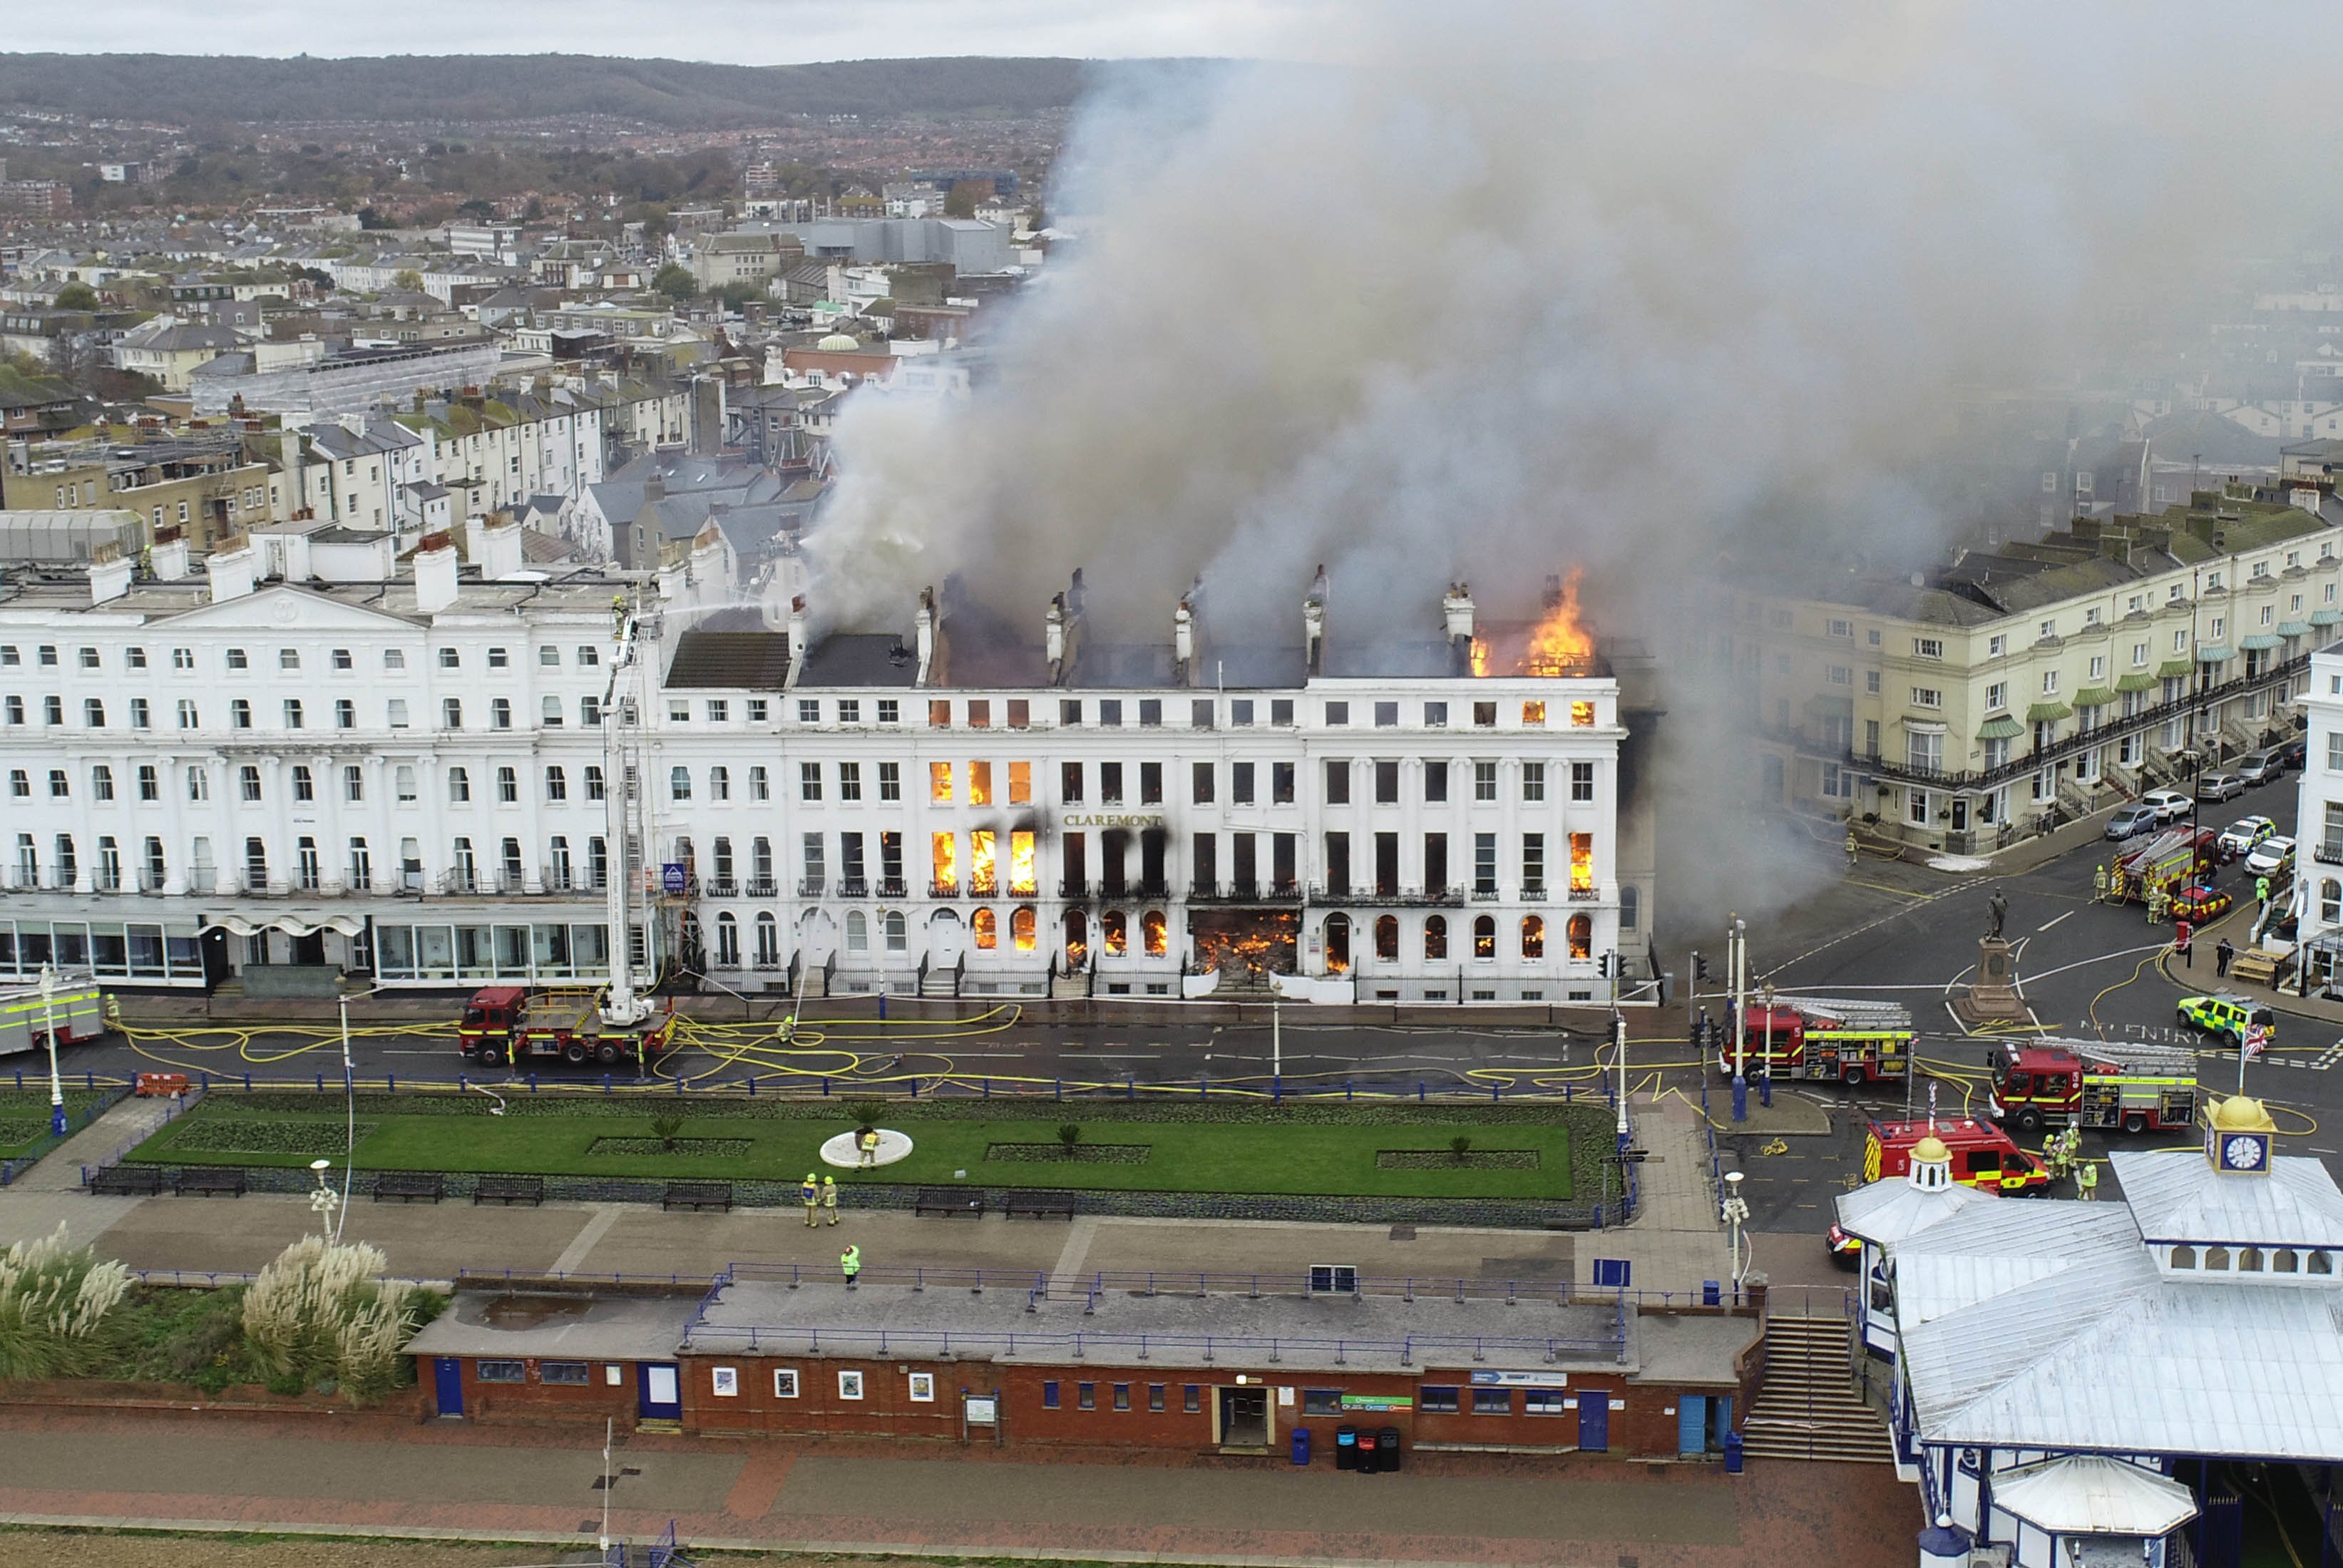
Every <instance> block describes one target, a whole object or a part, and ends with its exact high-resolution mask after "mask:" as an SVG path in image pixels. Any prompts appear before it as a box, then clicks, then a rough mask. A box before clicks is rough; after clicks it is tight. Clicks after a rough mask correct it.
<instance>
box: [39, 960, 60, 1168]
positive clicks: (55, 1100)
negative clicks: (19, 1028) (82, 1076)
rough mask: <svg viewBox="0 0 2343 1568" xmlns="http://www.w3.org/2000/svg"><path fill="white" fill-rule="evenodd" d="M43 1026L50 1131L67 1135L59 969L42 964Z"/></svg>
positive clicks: (57, 1134) (58, 1134)
mask: <svg viewBox="0 0 2343 1568" xmlns="http://www.w3.org/2000/svg"><path fill="white" fill-rule="evenodd" d="M41 1027H42V1028H43V1029H45V1030H47V1031H48V1036H49V1131H51V1132H53V1133H55V1135H56V1136H58V1137H59V1138H62V1137H64V1136H65V1078H64V1075H63V1074H61V1073H59V1072H58V1070H57V971H56V970H54V969H52V968H50V967H49V966H48V965H47V964H43V965H42V966H41Z"/></svg>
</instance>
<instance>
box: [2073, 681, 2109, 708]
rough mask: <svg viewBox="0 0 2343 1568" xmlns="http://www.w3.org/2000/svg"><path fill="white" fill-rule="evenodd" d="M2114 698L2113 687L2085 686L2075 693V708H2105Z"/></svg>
mask: <svg viewBox="0 0 2343 1568" xmlns="http://www.w3.org/2000/svg"><path fill="white" fill-rule="evenodd" d="M2115 699H2116V694H2115V689H2114V688H2113V687H2107V686H2087V687H2085V688H2083V689H2082V690H2080V691H2078V692H2077V693H2075V706H2076V707H2077V708H2105V707H2106V706H2107V704H2109V703H2110V702H2113V701H2114V700H2115Z"/></svg>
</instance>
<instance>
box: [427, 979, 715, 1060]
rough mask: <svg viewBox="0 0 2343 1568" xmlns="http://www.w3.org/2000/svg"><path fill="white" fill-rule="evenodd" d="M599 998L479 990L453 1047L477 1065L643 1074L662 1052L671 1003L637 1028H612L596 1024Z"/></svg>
mask: <svg viewBox="0 0 2343 1568" xmlns="http://www.w3.org/2000/svg"><path fill="white" fill-rule="evenodd" d="M599 1000H600V999H599V997H598V996H597V995H596V994H594V993H591V992H583V991H580V992H572V993H565V994H559V995H556V994H552V993H545V994H540V995H537V996H531V995H530V994H529V993H528V992H527V991H525V990H522V989H521V988H520V987H518V986H484V987H482V988H481V989H480V990H477V991H475V992H473V993H472V1000H470V1001H468V1002H467V1003H466V1004H465V1006H464V1017H463V1021H462V1022H461V1023H460V1024H458V1026H457V1030H456V1039H457V1049H458V1050H459V1051H460V1052H461V1053H462V1055H463V1058H464V1060H467V1061H474V1062H478V1063H479V1064H480V1065H481V1066H482V1067H501V1066H503V1065H505V1064H506V1063H508V1062H509V1063H511V1064H512V1065H513V1066H515V1067H522V1068H534V1067H541V1066H549V1065H551V1064H552V1063H555V1062H560V1063H563V1064H564V1065H567V1066H569V1067H584V1066H586V1065H587V1064H588V1063H592V1064H595V1065H597V1066H600V1067H606V1068H608V1067H619V1066H625V1067H631V1068H634V1069H635V1070H638V1071H643V1070H649V1067H650V1066H651V1064H652V1063H653V1062H655V1061H657V1060H658V1059H659V1053H660V1052H661V1051H663V1050H666V1049H667V1045H668V1041H669V1036H670V1032H671V1030H673V1028H674V1023H675V1004H674V1003H672V1002H669V1004H668V1007H667V1010H665V1011H662V1012H654V1013H652V1014H651V1015H650V1016H649V1019H648V1020H646V1021H645V1022H644V1023H643V1025H642V1026H641V1027H640V1028H637V1029H618V1028H612V1027H610V1026H608V1025H606V1024H605V1023H604V1022H603V1021H602V1015H601V1011H600V1008H599V1005H598V1004H599Z"/></svg>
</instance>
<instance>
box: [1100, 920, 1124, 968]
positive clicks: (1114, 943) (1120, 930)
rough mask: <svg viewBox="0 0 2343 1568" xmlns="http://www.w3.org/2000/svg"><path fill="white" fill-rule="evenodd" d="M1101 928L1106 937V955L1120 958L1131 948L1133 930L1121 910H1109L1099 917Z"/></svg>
mask: <svg viewBox="0 0 2343 1568" xmlns="http://www.w3.org/2000/svg"><path fill="white" fill-rule="evenodd" d="M1099 930H1100V931H1101V933H1102V934H1103V935H1104V936H1105V938H1106V956H1107V957H1109V958H1111V959H1119V958H1121V957H1122V955H1123V954H1124V953H1126V952H1128V951H1129V950H1130V949H1131V930H1130V926H1129V923H1128V920H1127V919H1126V917H1125V916H1124V914H1123V912H1122V911H1121V910H1108V911H1107V912H1106V913H1105V914H1103V915H1101V916H1100V917H1099Z"/></svg>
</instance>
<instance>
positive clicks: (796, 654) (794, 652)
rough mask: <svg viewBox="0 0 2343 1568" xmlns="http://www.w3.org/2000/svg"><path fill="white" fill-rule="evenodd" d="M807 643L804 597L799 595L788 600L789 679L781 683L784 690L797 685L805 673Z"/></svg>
mask: <svg viewBox="0 0 2343 1568" xmlns="http://www.w3.org/2000/svg"><path fill="white" fill-rule="evenodd" d="M809 641H810V639H809V636H808V633H807V630H806V601H805V595H803V594H799V595H798V596H797V597H796V598H792V599H791V600H789V678H788V679H787V680H785V681H784V682H783V683H782V684H783V686H784V687H785V688H786V687H794V686H795V685H797V683H798V678H799V676H801V675H803V674H804V673H805V663H806V650H807V648H808V647H809Z"/></svg>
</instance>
